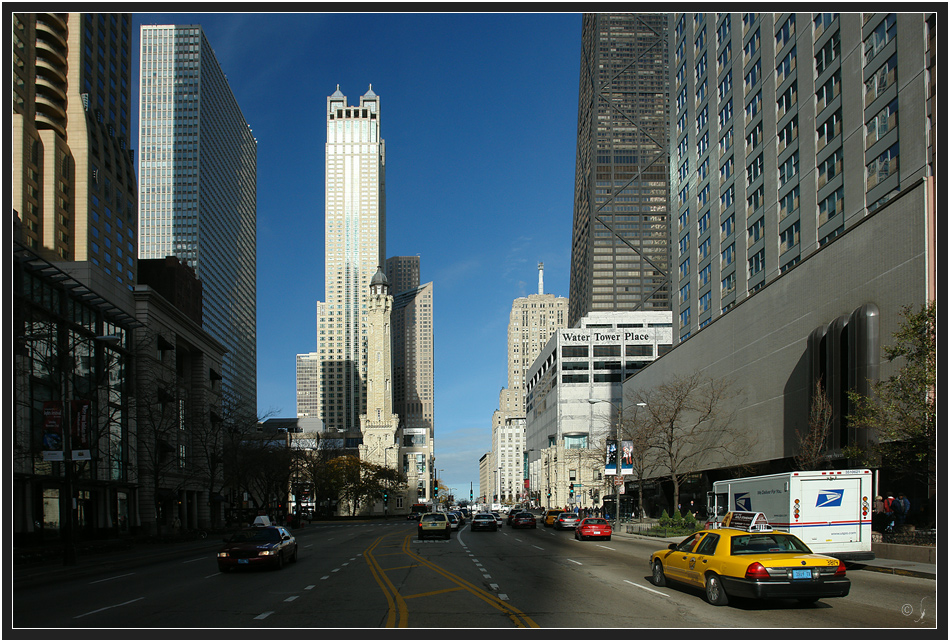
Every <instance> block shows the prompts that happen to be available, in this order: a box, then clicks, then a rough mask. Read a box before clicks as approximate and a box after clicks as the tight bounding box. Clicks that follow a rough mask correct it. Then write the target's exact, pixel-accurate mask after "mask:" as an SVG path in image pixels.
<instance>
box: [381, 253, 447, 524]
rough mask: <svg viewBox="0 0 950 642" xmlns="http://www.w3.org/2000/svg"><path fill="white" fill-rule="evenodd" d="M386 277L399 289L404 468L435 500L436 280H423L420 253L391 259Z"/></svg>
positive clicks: (416, 491)
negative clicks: (434, 287)
mask: <svg viewBox="0 0 950 642" xmlns="http://www.w3.org/2000/svg"><path fill="white" fill-rule="evenodd" d="M390 275H392V276H390ZM386 276H387V278H389V279H390V283H391V284H392V292H393V293H394V297H393V312H392V351H393V373H392V376H393V409H394V412H395V413H396V414H397V415H399V417H400V419H401V427H400V435H399V440H400V447H401V462H402V472H403V474H405V475H406V476H407V478H408V476H409V472H410V471H411V470H413V471H415V482H414V485H412V487H411V488H410V494H412V495H414V497H415V498H416V500H417V501H429V500H432V499H434V498H433V494H434V493H433V492H432V491H433V481H434V478H435V367H434V366H435V355H434V333H433V327H432V317H433V307H432V306H433V299H432V295H433V284H432V282H429V283H425V284H422V285H420V284H419V276H420V270H419V257H418V256H396V257H390V258H389V259H387V260H386ZM420 468H421V474H420ZM412 503H413V502H409V503H408V504H407V505H411V504H412Z"/></svg>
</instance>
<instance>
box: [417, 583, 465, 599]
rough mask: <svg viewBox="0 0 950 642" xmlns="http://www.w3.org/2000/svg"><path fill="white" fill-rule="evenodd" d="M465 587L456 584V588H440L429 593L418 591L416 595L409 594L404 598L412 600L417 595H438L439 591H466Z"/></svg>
mask: <svg viewBox="0 0 950 642" xmlns="http://www.w3.org/2000/svg"><path fill="white" fill-rule="evenodd" d="M464 590H465V589H464V588H463V587H461V586H456V587H455V588H447V589H440V590H438V591H429V592H427V593H416V594H415V595H407V596H405V597H404V598H403V599H405V600H411V599H413V598H415V597H429V596H430V595H438V594H439V593H451V592H453V591H464Z"/></svg>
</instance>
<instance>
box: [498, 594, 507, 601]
mask: <svg viewBox="0 0 950 642" xmlns="http://www.w3.org/2000/svg"><path fill="white" fill-rule="evenodd" d="M498 599H499V600H504V601H505V602H507V601H508V594H507V593H499V594H498Z"/></svg>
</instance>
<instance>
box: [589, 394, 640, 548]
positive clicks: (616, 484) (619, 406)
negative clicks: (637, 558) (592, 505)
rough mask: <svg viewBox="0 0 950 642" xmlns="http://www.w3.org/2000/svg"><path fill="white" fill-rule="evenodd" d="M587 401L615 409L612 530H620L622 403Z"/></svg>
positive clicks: (598, 400) (603, 400)
mask: <svg viewBox="0 0 950 642" xmlns="http://www.w3.org/2000/svg"><path fill="white" fill-rule="evenodd" d="M587 403H589V404H591V405H594V404H595V403H607V404H610V405H611V406H613V407H614V408H616V409H617V429H616V432H615V433H614V434H615V441H614V462H615V463H616V465H617V473H616V475H617V476H616V477H615V478H614V497H615V498H616V508H615V509H614V511H615V512H614V531H615V532H618V533H619V532H620V485H621V484H622V483H623V482H620V481H619V480H620V479H621V470H620V446H621V442H620V427H621V426H622V425H623V404H615V403H614V402H612V401H608V400H607V399H588V400H587ZM637 406H638V407H641V408H642V407H644V406H646V404H645V403H643V402H642V401H641V402H639V403H638V404H637ZM640 510H643V507H642V506H641V507H640Z"/></svg>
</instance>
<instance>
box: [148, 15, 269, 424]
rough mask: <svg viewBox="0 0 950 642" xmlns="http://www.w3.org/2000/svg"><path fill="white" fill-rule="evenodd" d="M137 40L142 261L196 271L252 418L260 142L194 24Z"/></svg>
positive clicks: (155, 30) (231, 388)
mask: <svg viewBox="0 0 950 642" xmlns="http://www.w3.org/2000/svg"><path fill="white" fill-rule="evenodd" d="M140 39H141V56H140V70H139V91H140V99H139V190H138V195H139V201H138V202H139V212H140V218H139V227H138V229H139V239H140V242H139V248H138V256H139V258H140V259H164V258H165V257H166V256H175V257H178V258H179V259H181V260H182V261H184V262H186V263H187V264H188V265H189V266H191V267H192V268H194V270H195V272H196V274H197V276H198V278H199V279H200V280H201V283H202V287H203V291H204V316H203V318H204V321H203V325H204V327H205V328H206V329H207V330H208V331H209V332H211V334H212V335H213V336H214V337H215V338H216V339H217V340H218V341H220V342H221V343H223V344H224V345H225V346H226V347H227V354H226V355H225V358H224V364H223V373H222V374H223V376H224V382H223V385H224V387H225V392H226V395H227V396H228V397H229V398H230V399H229V402H230V403H233V404H234V405H235V406H236V407H240V408H242V409H243V411H242V412H243V414H245V415H247V417H249V418H255V417H256V415H257V250H256V247H257V141H256V140H255V139H254V136H253V134H252V133H251V130H250V127H249V125H248V124H247V122H246V120H245V119H244V116H243V114H242V113H241V109H240V106H239V105H238V103H237V100H236V99H235V97H234V94H233V93H232V91H231V88H230V86H229V85H228V81H227V79H226V78H225V75H224V71H223V70H222V69H221V66H220V65H219V64H218V61H217V58H216V57H215V55H214V51H213V49H212V48H211V44H210V42H209V41H208V39H207V36H206V35H205V33H204V31H203V30H202V28H201V26H200V25H143V26H142V27H141V32H140Z"/></svg>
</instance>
